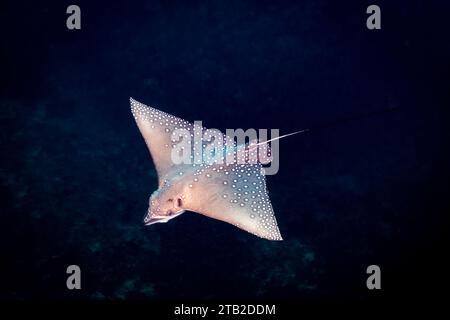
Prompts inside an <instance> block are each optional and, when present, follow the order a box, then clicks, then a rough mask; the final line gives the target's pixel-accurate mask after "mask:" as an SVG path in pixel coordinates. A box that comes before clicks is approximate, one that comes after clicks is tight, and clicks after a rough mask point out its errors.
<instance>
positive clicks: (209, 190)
mask: <svg viewBox="0 0 450 320" xmlns="http://www.w3.org/2000/svg"><path fill="white" fill-rule="evenodd" d="M130 104H131V111H132V113H133V116H134V119H135V120H136V123H137V126H138V128H139V130H140V132H141V134H142V136H143V138H144V140H145V143H146V144H147V147H148V149H149V151H150V155H151V157H152V159H153V162H154V165H155V167H156V171H157V174H158V180H159V183H158V184H159V188H158V189H157V190H156V191H155V192H153V194H152V195H151V196H150V199H149V207H148V211H147V214H146V216H145V218H144V223H145V225H152V224H155V223H165V222H168V221H169V220H171V219H173V218H175V217H178V216H179V215H181V214H182V213H184V212H185V211H191V212H196V213H199V214H202V215H205V216H207V217H210V218H213V219H217V220H221V221H224V222H227V223H230V224H232V225H234V226H236V227H238V228H240V229H242V230H245V231H247V232H250V233H252V234H254V235H256V236H258V237H261V238H264V239H268V240H283V238H282V237H281V233H280V230H279V229H278V225H277V221H276V218H275V215H274V211H273V208H272V204H271V202H270V199H269V195H268V191H267V187H266V180H265V176H264V174H263V171H262V164H261V163H260V162H257V163H244V164H242V163H240V164H238V163H232V164H228V163H225V164H219V163H212V164H201V165H194V164H191V165H189V164H175V163H174V162H173V161H172V157H171V153H172V148H173V147H174V146H175V145H174V144H173V143H174V141H173V140H172V133H173V132H174V131H175V130H178V129H187V130H189V131H190V132H191V136H192V137H193V134H194V133H193V131H194V125H193V124H191V123H189V122H188V121H185V120H183V119H181V118H177V117H175V116H172V115H170V114H168V113H165V112H163V111H160V110H158V109H155V108H152V107H150V106H147V105H145V104H142V103H140V102H138V101H136V100H134V99H133V98H130ZM279 138H280V137H279ZM238 147H239V146H238Z"/></svg>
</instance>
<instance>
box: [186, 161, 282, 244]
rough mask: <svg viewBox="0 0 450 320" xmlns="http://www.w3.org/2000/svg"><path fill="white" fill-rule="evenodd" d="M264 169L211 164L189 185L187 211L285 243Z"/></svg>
mask: <svg viewBox="0 0 450 320" xmlns="http://www.w3.org/2000/svg"><path fill="white" fill-rule="evenodd" d="M261 167H262V166H261V165H260V164H245V165H227V166H225V165H224V166H221V165H212V166H209V167H206V168H203V169H198V170H197V172H195V173H194V175H193V177H192V178H193V182H189V183H190V186H191V187H189V192H188V194H187V196H186V202H187V203H186V206H187V209H188V210H191V211H195V212H198V213H201V214H203V215H205V216H208V217H211V218H214V219H217V220H221V221H225V222H228V223H231V224H233V225H235V226H236V227H238V228H241V229H243V230H245V231H248V232H250V233H252V234H255V235H257V236H259V237H261V238H265V239H269V240H283V238H282V237H281V234H280V230H279V229H278V225H277V221H276V218H275V214H274V212H273V208H272V205H271V203H270V199H269V196H268V193H267V188H266V182H265V177H264V175H262V174H261ZM195 178H196V179H195Z"/></svg>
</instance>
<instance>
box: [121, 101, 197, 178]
mask: <svg viewBox="0 0 450 320" xmlns="http://www.w3.org/2000/svg"><path fill="white" fill-rule="evenodd" d="M130 104H131V112H132V113H133V116H134V119H135V120H136V123H137V126H138V128H139V131H140V132H141V134H142V136H143V137H144V140H145V143H146V144H147V147H148V149H149V151H150V154H151V156H152V159H153V162H154V164H155V167H156V171H157V172H158V178H159V185H160V186H161V185H162V183H163V180H164V177H165V176H166V175H167V174H168V173H169V172H170V170H171V169H173V168H174V166H175V165H174V163H173V161H172V158H171V153H172V148H173V146H174V144H175V141H172V133H173V132H174V131H175V130H177V129H187V130H189V131H192V130H193V125H192V124H191V123H189V122H187V121H185V120H183V119H181V118H178V117H175V116H172V115H170V114H168V113H166V112H162V111H160V110H158V109H155V108H152V107H149V106H147V105H145V104H143V103H140V102H138V101H136V100H134V99H133V98H130Z"/></svg>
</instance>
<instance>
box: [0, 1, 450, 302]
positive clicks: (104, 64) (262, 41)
mask: <svg viewBox="0 0 450 320" xmlns="http://www.w3.org/2000/svg"><path fill="white" fill-rule="evenodd" d="M435 2H436V3H438V1H435ZM69 4H72V3H69V2H67V1H62V2H61V3H58V4H55V3H51V2H45V1H44V2H41V3H36V2H31V1H14V2H11V3H8V2H6V3H5V2H2V5H1V10H0V24H1V25H0V26H1V43H0V45H1V60H0V61H1V62H0V63H1V70H0V75H1V76H0V80H1V86H0V90H1V91H0V92H1V99H0V125H1V137H0V144H1V151H2V154H1V159H0V164H1V166H0V188H1V224H0V241H1V246H2V252H1V253H2V262H1V264H2V269H3V270H4V271H2V274H1V277H2V280H1V286H0V297H1V298H8V299H31V298H45V299H47V298H63V299H74V298H76V299H79V298H82V299H142V298H145V299H147V298H152V299H160V298H164V299H170V298H181V299H186V298H216V299H218V298H269V299H272V298H283V299H313V300H315V299H317V300H321V299H346V298H349V299H352V300H360V299H370V298H371V297H372V296H373V295H374V293H373V292H369V291H368V290H367V288H366V286H365V282H366V278H367V275H366V268H367V266H368V265H371V264H377V265H379V266H380V267H381V270H382V277H383V278H382V279H383V280H382V281H383V290H384V291H383V294H384V295H385V296H388V297H398V296H402V295H411V296H415V295H418V294H420V293H421V292H422V291H423V290H431V288H434V286H439V281H441V280H442V278H445V277H444V275H445V267H446V266H448V264H445V263H444V259H445V251H446V250H447V248H446V247H445V245H444V243H445V242H444V241H445V240H446V239H447V235H446V230H447V229H446V221H447V218H446V214H447V213H448V212H449V210H448V209H449V197H448V196H449V180H448V178H449V170H448V169H449V168H448V163H449V152H448V150H449V149H448V138H449V131H448V127H447V120H448V107H449V103H448V92H449V90H448V88H449V80H450V74H449V59H448V57H449V49H450V48H449V41H448V36H447V35H446V34H445V30H446V29H448V27H447V25H446V19H445V12H446V11H445V9H448V8H446V7H448V6H444V5H443V4H439V5H438V4H431V3H428V2H427V3H426V4H425V3H422V4H421V3H419V2H418V1H397V3H396V4H392V3H390V2H384V1H378V4H379V5H380V7H381V9H382V29H381V30H377V31H369V30H367V28H366V27H365V20H366V17H367V15H366V14H365V10H366V7H367V6H368V5H369V4H371V3H367V2H364V1H363V2H360V3H346V4H343V3H342V2H338V1H292V2H289V1H282V2H272V1H243V2H235V1H213V2H197V1H194V2H191V1H189V2H187V1H134V2H133V3H130V2H129V1H114V2H111V1H104V2H102V3H100V2H97V3H96V4H92V3H91V2H89V1H78V2H77V4H78V5H79V6H80V7H81V12H82V22H81V23H82V28H81V30H79V31H69V30H67V28H66V26H65V24H66V17H67V15H66V13H65V11H66V8H67V6H68V5H69ZM129 97H133V98H135V99H137V100H139V101H142V102H143V103H147V104H150V105H153V106H155V107H158V108H159V109H161V110H163V111H166V112H169V113H171V114H173V115H176V116H179V117H181V118H184V119H186V120H189V121H194V120H202V121H203V124H204V125H205V126H206V127H210V128H218V129H221V130H225V129H226V128H279V129H280V132H281V134H285V133H289V132H293V131H297V130H300V129H304V128H316V129H313V130H311V131H310V132H309V133H307V134H304V135H297V136H293V137H289V138H286V139H284V140H282V141H281V143H280V150H281V151H280V152H281V154H280V171H279V173H278V174H277V175H275V176H270V177H268V188H269V192H270V197H271V200H272V204H273V207H274V210H275V213H276V217H277V219H278V223H279V227H280V230H281V232H282V234H283V237H284V239H285V241H283V242H270V241H266V240H261V239H259V238H257V237H254V236H252V235H250V234H247V233H245V232H243V231H240V230H238V229H236V228H234V227H233V226H231V225H228V224H225V223H222V222H219V221H215V220H211V219H207V218H205V217H203V216H201V215H198V214H194V213H189V214H184V215H182V216H180V217H179V218H177V219H174V220H172V221H170V222H169V223H167V224H158V225H155V226H152V227H144V225H143V223H142V217H143V215H144V213H145V212H146V210H147V201H148V197H149V195H150V194H151V193H152V192H153V191H154V190H155V189H156V187H157V178H156V172H155V169H154V166H153V163H152V161H151V159H150V156H149V154H148V151H147V149H146V147H145V144H144V142H143V140H142V137H141V136H140V133H139V131H138V129H137V127H136V125H135V123H134V120H133V118H132V116H131V113H130V108H129V101H128V100H129ZM387 108H394V111H392V112H385V113H382V114H378V115H370V114H372V113H373V112H376V111H379V110H385V109H387ZM364 114H368V116H363V117H356V119H354V120H353V121H342V122H341V121H340V120H345V119H348V118H349V117H350V118H352V117H353V118H354V116H355V115H364ZM329 123H332V124H333V125H327V124H329ZM70 264H77V265H79V266H80V267H81V270H82V281H83V282H82V290H80V291H77V292H74V291H69V290H67V289H66V286H65V281H66V277H67V275H66V272H65V271H66V267H67V266H68V265H70ZM427 292H432V291H427Z"/></svg>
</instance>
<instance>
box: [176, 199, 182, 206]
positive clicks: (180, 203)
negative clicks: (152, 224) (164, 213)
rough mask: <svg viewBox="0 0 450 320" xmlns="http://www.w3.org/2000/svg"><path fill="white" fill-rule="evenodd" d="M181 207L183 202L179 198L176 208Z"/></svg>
mask: <svg viewBox="0 0 450 320" xmlns="http://www.w3.org/2000/svg"><path fill="white" fill-rule="evenodd" d="M182 205H183V201H181V199H180V198H178V199H177V206H178V207H181V206H182Z"/></svg>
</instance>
